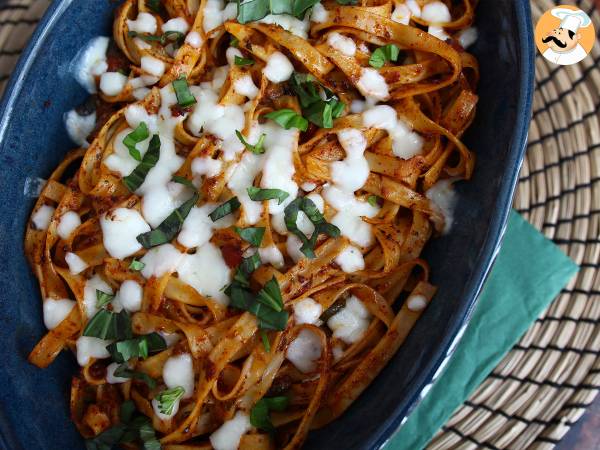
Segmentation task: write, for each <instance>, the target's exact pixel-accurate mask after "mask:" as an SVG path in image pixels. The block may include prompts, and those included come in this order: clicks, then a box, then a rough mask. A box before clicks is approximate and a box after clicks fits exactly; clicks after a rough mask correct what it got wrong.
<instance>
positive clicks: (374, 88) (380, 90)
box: [356, 67, 390, 100]
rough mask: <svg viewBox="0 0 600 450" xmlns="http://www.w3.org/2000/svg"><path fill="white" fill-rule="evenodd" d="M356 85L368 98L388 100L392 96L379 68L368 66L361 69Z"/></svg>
mask: <svg viewBox="0 0 600 450" xmlns="http://www.w3.org/2000/svg"><path fill="white" fill-rule="evenodd" d="M356 87H357V88H358V90H359V91H360V92H361V94H363V95H364V96H365V97H367V98H373V99H375V100H387V99H388V98H389V96H390V93H389V90H388V85H387V83H386V82H385V79H384V78H383V76H381V74H380V73H379V72H378V71H377V70H375V69H371V68H368V67H367V68H365V67H363V68H362V69H361V74H360V78H359V79H358V83H356Z"/></svg>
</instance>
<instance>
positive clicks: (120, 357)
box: [106, 333, 167, 363]
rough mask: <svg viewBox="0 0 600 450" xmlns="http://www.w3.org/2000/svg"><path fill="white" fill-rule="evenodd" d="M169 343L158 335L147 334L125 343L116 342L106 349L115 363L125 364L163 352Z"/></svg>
mask: <svg viewBox="0 0 600 450" xmlns="http://www.w3.org/2000/svg"><path fill="white" fill-rule="evenodd" d="M166 348H167V343H166V342H165V340H164V339H163V337H162V336H161V335H160V334H158V333H150V334H145V335H143V336H138V337H135V338H128V339H126V340H124V341H120V342H114V343H112V344H110V345H108V346H107V347H106V349H107V350H108V352H109V353H110V355H111V357H112V359H113V361H115V362H118V363H124V362H127V361H129V360H130V359H131V358H142V359H146V358H147V357H148V355H149V354H150V353H156V352H161V351H163V350H165V349H166Z"/></svg>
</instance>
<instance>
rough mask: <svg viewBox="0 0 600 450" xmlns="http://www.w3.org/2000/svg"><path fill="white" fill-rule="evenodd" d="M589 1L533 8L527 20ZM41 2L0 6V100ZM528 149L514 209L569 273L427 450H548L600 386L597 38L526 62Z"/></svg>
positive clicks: (599, 26)
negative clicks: (579, 48) (568, 265)
mask: <svg viewBox="0 0 600 450" xmlns="http://www.w3.org/2000/svg"><path fill="white" fill-rule="evenodd" d="M558 3H560V4H576V5H577V6H579V7H580V8H581V9H583V10H584V11H586V12H587V13H588V15H590V17H592V19H593V21H594V24H595V26H596V30H600V13H599V12H598V11H596V10H595V9H594V5H593V0H579V1H577V2H573V1H569V0H562V1H559V2H556V3H555V2H553V1H551V0H533V1H532V2H531V6H532V11H533V17H534V21H537V19H538V18H539V17H540V16H541V14H542V13H543V12H544V11H546V10H548V9H550V8H552V7H553V6H555V4H558ZM48 4H49V0H10V1H8V2H1V1H0V94H1V93H2V92H3V90H4V87H5V84H6V81H7V79H8V77H9V76H10V72H11V70H12V68H13V67H14V64H15V63H16V61H17V59H18V56H19V54H20V52H21V50H22V49H23V47H24V46H25V45H26V43H27V41H28V39H29V36H30V35H31V33H32V31H33V29H34V28H35V25H36V24H37V22H38V21H39V19H40V17H41V16H42V14H43V12H44V11H45V9H46V7H47V6H48ZM536 79H537V89H536V92H535V97H534V106H533V108H534V112H533V120H532V122H531V127H530V131H529V144H528V145H529V148H528V152H527V156H526V159H525V162H524V164H523V169H522V170H521V178H520V181H519V185H518V188H517V194H516V196H515V200H514V207H515V208H516V209H517V210H518V211H519V212H520V213H521V214H523V215H524V216H525V218H526V219H527V220H528V221H529V222H530V223H531V224H532V225H533V226H535V227H536V228H537V229H538V230H540V231H542V232H543V233H544V234H545V235H546V236H547V237H548V238H549V239H552V240H553V241H554V242H555V243H556V244H558V245H559V246H560V247H561V248H562V249H563V250H564V251H565V252H566V253H567V254H568V255H569V256H570V257H571V258H573V260H574V261H575V262H577V263H578V264H579V265H580V266H581V270H580V272H579V275H578V276H577V278H576V279H575V280H573V281H572V283H571V285H569V286H568V287H567V288H566V289H564V290H563V291H562V293H561V294H560V295H559V296H558V297H557V298H556V299H555V300H554V302H553V303H552V305H551V306H550V307H549V308H548V309H547V310H546V311H545V312H544V314H543V315H542V316H541V317H540V318H538V319H537V320H536V322H535V323H534V324H533V325H532V326H531V328H530V329H529V330H528V332H527V333H526V334H525V336H523V338H522V339H521V341H520V342H519V344H517V345H516V346H515V347H514V348H513V349H512V350H511V351H510V352H509V353H508V354H507V355H506V357H505V358H504V359H503V360H502V362H501V363H500V364H499V365H498V367H496V369H495V370H494V372H493V373H492V374H491V375H490V376H489V377H488V378H487V379H486V380H485V381H484V382H483V383H482V385H481V386H480V387H479V388H478V389H477V390H476V391H475V393H473V395H472V396H471V398H470V399H469V400H468V401H466V402H465V403H464V405H462V406H461V407H460V408H459V409H458V410H457V411H456V412H455V413H454V415H453V417H452V418H451V419H450V421H449V422H448V423H447V424H446V426H444V427H443V429H442V430H440V432H439V433H438V434H437V435H436V436H435V438H434V439H433V441H432V442H431V443H430V445H429V447H428V449H430V450H449V449H464V450H467V449H476V448H477V449H478V448H488V449H515V450H521V449H536V450H538V449H539V450H548V449H552V448H553V447H554V445H555V444H556V443H557V442H559V440H560V439H561V438H562V437H563V436H564V435H565V433H566V432H567V431H568V430H569V428H570V427H571V426H572V425H573V423H574V422H576V421H577V420H578V419H579V418H580V417H581V415H582V414H583V413H584V411H585V408H586V407H587V406H589V405H590V403H591V402H592V401H593V399H594V397H595V396H596V394H597V392H598V389H599V388H600V358H599V355H600V279H599V275H598V273H599V272H598V269H599V268H600V224H599V220H600V125H599V122H600V115H599V112H598V110H599V108H600V93H599V92H600V39H599V41H598V42H597V43H596V45H595V47H594V49H593V51H592V53H591V56H590V57H587V58H586V59H585V60H583V61H582V62H581V63H579V64H577V65H574V66H569V67H561V66H556V65H553V64H551V63H549V62H547V61H546V60H545V59H544V58H543V57H542V56H541V55H539V54H538V55H537V58H536Z"/></svg>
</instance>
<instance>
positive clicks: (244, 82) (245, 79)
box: [233, 75, 259, 99]
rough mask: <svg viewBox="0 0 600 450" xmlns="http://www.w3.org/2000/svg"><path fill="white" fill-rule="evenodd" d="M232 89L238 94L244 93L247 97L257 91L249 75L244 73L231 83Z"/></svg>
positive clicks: (252, 96)
mask: <svg viewBox="0 0 600 450" xmlns="http://www.w3.org/2000/svg"><path fill="white" fill-rule="evenodd" d="M233 89H234V90H235V92H237V93H238V94H240V95H244V96H246V97H248V98H249V99H253V98H254V97H256V96H257V95H258V92H259V91H258V88H257V87H256V85H255V84H254V81H252V77H251V76H250V75H244V76H241V77H239V78H238V79H236V80H235V82H234V83H233Z"/></svg>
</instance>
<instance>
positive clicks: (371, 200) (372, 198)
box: [367, 195, 379, 206]
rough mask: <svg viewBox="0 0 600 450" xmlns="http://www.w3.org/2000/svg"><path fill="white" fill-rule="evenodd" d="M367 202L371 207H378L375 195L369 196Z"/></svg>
mask: <svg viewBox="0 0 600 450" xmlns="http://www.w3.org/2000/svg"><path fill="white" fill-rule="evenodd" d="M367 202H368V203H369V205H371V206H379V197H377V196H376V195H369V198H367Z"/></svg>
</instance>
